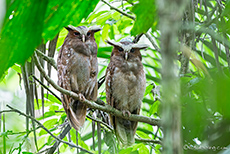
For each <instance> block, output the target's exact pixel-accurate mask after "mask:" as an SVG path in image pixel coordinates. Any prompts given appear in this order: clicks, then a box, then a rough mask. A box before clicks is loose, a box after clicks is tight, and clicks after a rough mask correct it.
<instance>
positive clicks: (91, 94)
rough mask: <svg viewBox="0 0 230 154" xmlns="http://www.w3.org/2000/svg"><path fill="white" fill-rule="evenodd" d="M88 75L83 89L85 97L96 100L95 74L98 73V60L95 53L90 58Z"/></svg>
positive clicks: (96, 85) (96, 84)
mask: <svg viewBox="0 0 230 154" xmlns="http://www.w3.org/2000/svg"><path fill="white" fill-rule="evenodd" d="M90 67H91V68H90V76H89V81H88V84H87V87H86V90H85V97H86V98H87V99H89V100H93V101H96V100H97V89H98V83H97V74H98V62H97V55H93V56H91V59H90Z"/></svg>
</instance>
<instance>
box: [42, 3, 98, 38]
mask: <svg viewBox="0 0 230 154" xmlns="http://www.w3.org/2000/svg"><path fill="white" fill-rule="evenodd" d="M98 2H99V0H84V1H79V0H65V1H56V0H50V1H49V4H48V6H47V11H46V14H45V20H44V31H43V33H42V36H43V38H44V40H45V42H46V41H47V40H51V39H53V38H54V37H55V36H56V35H57V33H58V32H59V31H60V30H61V29H62V28H63V27H64V26H67V25H69V24H73V25H74V26H77V25H78V24H79V23H80V22H81V20H82V19H83V18H86V17H87V16H88V15H89V13H90V12H92V11H93V10H94V8H95V6H96V5H97V3H98ZM67 10H68V11H67Z"/></svg>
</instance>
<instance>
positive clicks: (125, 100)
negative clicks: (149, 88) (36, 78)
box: [57, 26, 147, 145]
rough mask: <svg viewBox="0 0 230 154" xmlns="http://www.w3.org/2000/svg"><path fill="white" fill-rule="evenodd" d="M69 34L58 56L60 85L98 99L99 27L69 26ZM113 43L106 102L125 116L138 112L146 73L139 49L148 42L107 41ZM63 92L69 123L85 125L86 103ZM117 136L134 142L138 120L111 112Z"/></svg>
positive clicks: (81, 95) (119, 138) (82, 95)
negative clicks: (141, 43) (97, 40)
mask: <svg viewBox="0 0 230 154" xmlns="http://www.w3.org/2000/svg"><path fill="white" fill-rule="evenodd" d="M66 29H67V30H68V31H69V33H68V35H67V37H66V38H65V41H64V44H63V45H62V48H61V50H60V52H59V55H58V61H57V63H58V84H59V86H61V87H62V88H64V89H67V90H70V91H73V92H76V93H78V94H79V96H80V98H82V99H83V98H86V99H88V100H92V101H95V100H96V99H97V89H98V85H97V74H98V62H97V44H96V42H95V38H94V33H95V32H98V31H100V30H101V28H98V27H90V28H87V27H84V26H79V27H73V26H69V27H67V28H66ZM107 43H109V44H110V45H112V46H114V49H113V51H112V54H111V57H110V63H109V65H108V67H107V70H106V101H107V103H108V104H110V105H111V106H112V107H114V108H116V109H118V110H120V111H122V113H123V115H124V116H127V115H128V116H129V115H130V114H139V113H140V109H141V103H142V99H143V96H144V91H145V73H144V70H143V65H142V63H141V59H142V57H141V53H140V49H145V48H147V46H146V45H140V44H134V43H132V41H130V40H122V41H121V42H114V41H107ZM81 101H82V100H81V99H80V100H74V99H72V98H71V97H70V96H67V95H62V104H63V107H64V109H65V112H66V114H67V118H68V120H69V122H70V124H71V125H72V126H73V127H74V128H75V129H76V130H79V128H80V127H81V126H82V125H83V124H84V121H85V117H86V110H87V106H86V104H84V103H82V102H81ZM110 122H111V124H112V125H113V127H114V130H115V133H116V136H117V139H118V140H119V142H120V143H121V144H123V145H131V144H132V143H133V142H134V135H135V133H136V129H137V122H134V121H129V120H125V119H122V118H118V117H115V116H113V115H110Z"/></svg>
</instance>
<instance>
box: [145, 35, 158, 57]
mask: <svg viewBox="0 0 230 154" xmlns="http://www.w3.org/2000/svg"><path fill="white" fill-rule="evenodd" d="M145 36H146V37H147V38H148V39H149V41H150V43H151V44H152V45H153V47H154V48H155V50H156V51H157V52H159V53H161V51H160V49H159V48H158V46H157V45H156V44H155V43H154V41H153V39H152V37H151V36H150V34H148V33H146V34H145Z"/></svg>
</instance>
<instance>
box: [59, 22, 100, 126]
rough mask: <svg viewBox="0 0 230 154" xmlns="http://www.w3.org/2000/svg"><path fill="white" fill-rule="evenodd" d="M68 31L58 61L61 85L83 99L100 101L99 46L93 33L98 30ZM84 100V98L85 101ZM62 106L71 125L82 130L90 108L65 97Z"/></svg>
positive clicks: (76, 29) (71, 28)
mask: <svg viewBox="0 0 230 154" xmlns="http://www.w3.org/2000/svg"><path fill="white" fill-rule="evenodd" d="M66 29H67V30H68V31H69V33H68V35H67V37H66V38H65V41H64V44H63V45H62V48H61V50H60V52H59V55H58V59H57V66H58V85H59V86H60V87H62V88H64V89H67V90H70V91H73V92H75V93H78V94H79V95H80V97H81V98H82V99H83V98H84V97H85V98H86V99H88V100H93V101H95V100H96V99H97V73H98V63H97V44H96V42H95V38H94V33H95V32H97V31H99V30H101V29H100V28H99V27H90V28H87V27H85V26H79V27H73V26H68V27H66ZM83 96H84V97H83ZM62 104H63V107H64V109H65V112H66V114H67V118H68V120H69V122H70V124H71V125H72V126H73V127H74V128H75V129H76V130H79V128H80V127H82V126H83V124H84V122H85V116H86V110H87V106H86V105H85V104H84V103H82V102H80V101H78V100H74V99H73V98H71V97H69V96H67V95H62Z"/></svg>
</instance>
